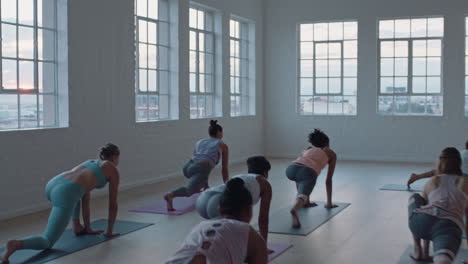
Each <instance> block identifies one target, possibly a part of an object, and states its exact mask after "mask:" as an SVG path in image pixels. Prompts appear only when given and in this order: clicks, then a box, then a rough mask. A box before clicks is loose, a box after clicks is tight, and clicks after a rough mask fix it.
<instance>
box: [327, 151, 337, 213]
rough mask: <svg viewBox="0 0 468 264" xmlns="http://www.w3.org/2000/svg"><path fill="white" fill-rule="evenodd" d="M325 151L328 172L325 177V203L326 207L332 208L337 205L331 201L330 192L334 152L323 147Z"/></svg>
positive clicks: (331, 189) (334, 162) (334, 160)
mask: <svg viewBox="0 0 468 264" xmlns="http://www.w3.org/2000/svg"><path fill="white" fill-rule="evenodd" d="M324 150H325V153H326V154H327V156H328V172H327V179H326V183H325V184H326V187H327V204H326V205H325V207H326V208H333V207H337V206H336V205H334V204H333V203H332V193H333V180H332V178H333V174H334V173H335V167H336V159H337V157H336V153H335V152H334V151H333V150H332V149H330V148H326V149H324Z"/></svg>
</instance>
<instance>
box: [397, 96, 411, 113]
mask: <svg viewBox="0 0 468 264" xmlns="http://www.w3.org/2000/svg"><path fill="white" fill-rule="evenodd" d="M394 103H395V110H394V111H395V113H397V114H407V113H409V107H408V106H409V105H408V103H409V98H408V96H395V101H394Z"/></svg>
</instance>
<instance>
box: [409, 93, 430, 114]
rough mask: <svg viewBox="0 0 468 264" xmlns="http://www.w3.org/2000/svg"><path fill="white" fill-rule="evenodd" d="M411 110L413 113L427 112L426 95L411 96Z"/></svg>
mask: <svg viewBox="0 0 468 264" xmlns="http://www.w3.org/2000/svg"><path fill="white" fill-rule="evenodd" d="M410 101H411V107H410V112H411V113H412V114H424V113H425V112H426V97H425V96H411V98H410Z"/></svg>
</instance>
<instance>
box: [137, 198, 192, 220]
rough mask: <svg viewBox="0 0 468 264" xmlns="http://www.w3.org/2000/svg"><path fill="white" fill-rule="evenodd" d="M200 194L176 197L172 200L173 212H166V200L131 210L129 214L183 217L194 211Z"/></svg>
mask: <svg viewBox="0 0 468 264" xmlns="http://www.w3.org/2000/svg"><path fill="white" fill-rule="evenodd" d="M198 196H200V193H196V194H194V195H192V196H190V197H176V198H174V200H173V207H174V209H175V211H168V210H167V204H166V200H161V201H158V202H156V203H154V204H150V205H147V206H143V207H140V208H136V209H131V210H129V212H138V213H150V214H165V215H183V214H185V213H188V212H191V211H193V210H195V203H196V202H197V198H198Z"/></svg>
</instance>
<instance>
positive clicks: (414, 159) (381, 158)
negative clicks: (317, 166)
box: [267, 153, 435, 163]
mask: <svg viewBox="0 0 468 264" xmlns="http://www.w3.org/2000/svg"><path fill="white" fill-rule="evenodd" d="M267 157H268V158H272V159H296V158H297V157H298V154H290V153H288V154H285V153H272V154H268V155H267ZM338 160H342V161H376V162H402V163H434V161H435V160H434V159H429V158H421V157H403V156H379V157H376V156H367V155H362V156H359V155H358V156H356V155H353V156H351V155H339V154H338Z"/></svg>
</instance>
